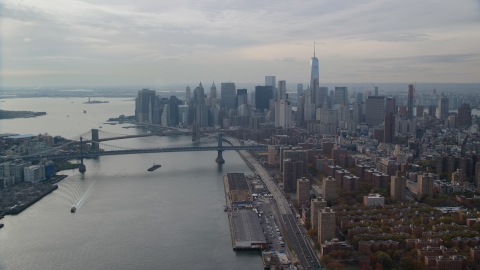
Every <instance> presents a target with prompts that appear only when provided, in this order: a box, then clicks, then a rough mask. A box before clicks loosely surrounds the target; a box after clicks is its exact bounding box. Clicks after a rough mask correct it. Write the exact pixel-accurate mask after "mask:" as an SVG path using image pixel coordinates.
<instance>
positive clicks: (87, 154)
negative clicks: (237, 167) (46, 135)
mask: <svg viewBox="0 0 480 270" xmlns="http://www.w3.org/2000/svg"><path fill="white" fill-rule="evenodd" d="M231 150H235V151H237V150H256V151H265V150H267V146H266V145H255V146H223V147H218V146H204V147H173V148H145V149H131V150H112V151H89V152H84V153H83V155H81V154H80V153H78V154H77V153H75V154H65V153H62V154H51V155H35V156H29V157H23V159H25V160H36V159H40V158H45V159H76V158H93V157H99V156H114V155H130V154H151V153H169V152H192V151H195V152H199V151H231Z"/></svg>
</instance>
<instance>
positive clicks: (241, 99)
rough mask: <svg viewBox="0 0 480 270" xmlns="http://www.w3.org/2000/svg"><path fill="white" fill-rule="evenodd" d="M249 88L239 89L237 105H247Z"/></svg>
mask: <svg viewBox="0 0 480 270" xmlns="http://www.w3.org/2000/svg"><path fill="white" fill-rule="evenodd" d="M247 100H248V96H247V89H237V107H238V106H241V105H246V104H247V103H248V102H247Z"/></svg>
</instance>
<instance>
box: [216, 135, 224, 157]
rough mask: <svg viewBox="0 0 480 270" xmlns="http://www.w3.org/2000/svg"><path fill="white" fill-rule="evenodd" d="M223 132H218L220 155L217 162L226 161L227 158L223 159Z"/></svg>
mask: <svg viewBox="0 0 480 270" xmlns="http://www.w3.org/2000/svg"><path fill="white" fill-rule="evenodd" d="M222 135H223V134H222V132H219V133H218V150H217V152H218V155H217V158H216V159H215V161H216V162H217V163H225V159H223V146H222Z"/></svg>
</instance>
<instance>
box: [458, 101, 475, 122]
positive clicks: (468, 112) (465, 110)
mask: <svg viewBox="0 0 480 270" xmlns="http://www.w3.org/2000/svg"><path fill="white" fill-rule="evenodd" d="M471 125H472V109H470V105H468V104H467V103H463V104H462V106H460V108H458V126H460V127H462V126H463V127H470V126H471Z"/></svg>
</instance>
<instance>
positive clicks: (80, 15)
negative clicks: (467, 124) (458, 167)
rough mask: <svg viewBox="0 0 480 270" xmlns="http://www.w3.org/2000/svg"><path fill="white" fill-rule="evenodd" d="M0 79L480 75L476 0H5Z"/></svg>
mask: <svg viewBox="0 0 480 270" xmlns="http://www.w3.org/2000/svg"><path fill="white" fill-rule="evenodd" d="M0 16H1V17H0V30H1V31H0V72H1V73H0V74H1V78H0V80H1V82H0V84H1V85H3V86H42V85H43V86H64V85H85V86H87V85H91V86H102V85H104V86H105V85H148V86H150V87H154V88H155V87H163V86H168V85H170V84H178V83H180V84H181V83H183V82H185V83H191V82H198V81H203V82H205V84H207V85H208V83H210V82H211V81H212V80H215V81H216V82H218V83H220V82H224V81H233V82H251V83H256V82H258V83H263V82H264V76H265V75H275V76H277V80H279V79H284V80H286V81H287V82H288V83H294V82H295V83H296V82H298V83H304V84H305V85H306V84H307V83H308V81H309V76H310V75H309V74H310V73H309V68H310V67H309V65H310V58H311V57H312V55H313V43H314V42H316V43H317V46H316V48H317V49H316V55H317V57H318V59H319V63H320V84H321V83H322V82H324V83H327V82H328V83H331V82H345V83H347V82H378V83H380V82H480V0H455V1H453V0H422V1H418V0H415V1H413V0H398V1H375V0H342V1H333V0H328V1H327V0H314V1H284V0H275V1H273V0H272V1H260V0H236V1H229V0H208V1H203V0H175V1H165V0H163V1H152V0H135V1H133V0H128V1H127V0H84V1H72V0H0Z"/></svg>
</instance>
